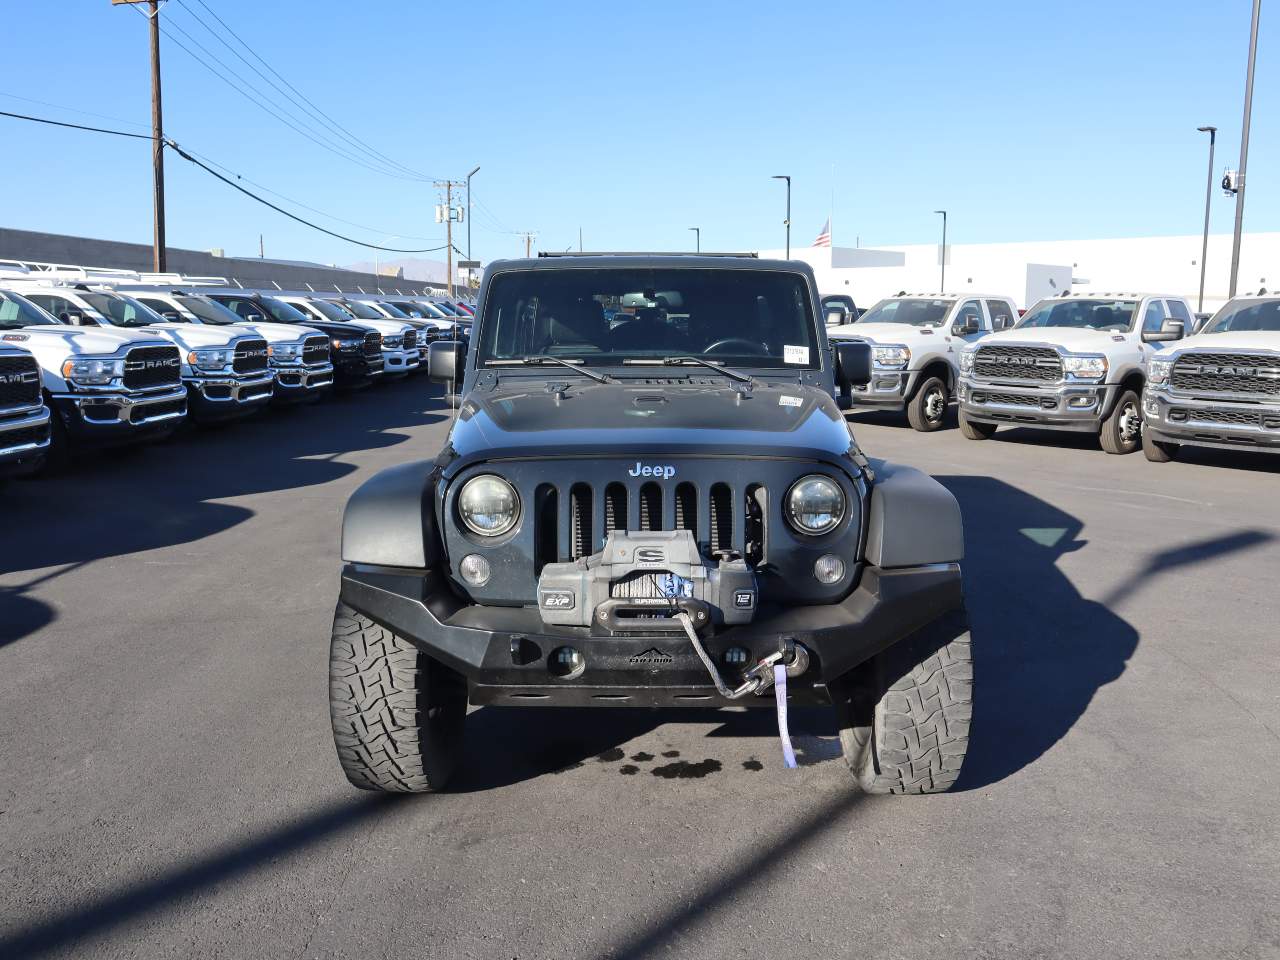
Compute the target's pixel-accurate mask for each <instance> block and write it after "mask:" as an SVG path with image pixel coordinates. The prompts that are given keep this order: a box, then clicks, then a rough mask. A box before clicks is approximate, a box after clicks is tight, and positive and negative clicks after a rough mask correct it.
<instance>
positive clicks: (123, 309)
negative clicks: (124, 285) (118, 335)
mask: <svg viewBox="0 0 1280 960" xmlns="http://www.w3.org/2000/svg"><path fill="white" fill-rule="evenodd" d="M80 297H81V299H82V300H84V302H85V303H87V304H88V305H89V306H91V307H93V309H95V310H97V311H98V313H100V314H102V315H103V316H104V317H106V318H107V320H108V322H109V323H111V325H112V326H115V327H145V326H148V325H150V324H153V323H168V322H169V321H167V320H165V318H164V317H162V316H160V314H158V313H156V312H155V311H154V310H152V309H151V308H150V307H146V306H143V305H142V304H141V303H139V302H138V301H137V300H134V299H133V298H132V297H122V296H120V295H118V294H113V293H82V294H80Z"/></svg>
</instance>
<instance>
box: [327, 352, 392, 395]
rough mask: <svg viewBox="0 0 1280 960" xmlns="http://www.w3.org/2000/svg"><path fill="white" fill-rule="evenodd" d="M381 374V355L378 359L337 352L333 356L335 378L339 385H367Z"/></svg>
mask: <svg viewBox="0 0 1280 960" xmlns="http://www.w3.org/2000/svg"><path fill="white" fill-rule="evenodd" d="M381 376H382V357H381V356H379V357H378V358H377V359H376V360H370V359H368V358H366V357H363V356H359V357H352V356H345V355H342V354H335V355H334V357H333V379H334V383H335V384H336V385H337V386H339V387H348V388H350V387H367V386H368V385H369V384H371V383H373V381H374V380H376V379H378V378H379V377H381Z"/></svg>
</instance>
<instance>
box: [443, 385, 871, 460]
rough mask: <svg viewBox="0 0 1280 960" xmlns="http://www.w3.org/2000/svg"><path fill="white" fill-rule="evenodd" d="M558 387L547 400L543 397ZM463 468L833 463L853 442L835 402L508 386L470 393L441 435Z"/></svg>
mask: <svg viewBox="0 0 1280 960" xmlns="http://www.w3.org/2000/svg"><path fill="white" fill-rule="evenodd" d="M555 386H560V387H563V389H562V390H560V391H558V392H556V391H554V390H553V389H552V388H553V387H555ZM449 439H450V443H451V445H452V447H453V449H454V451H455V452H456V453H457V454H458V455H459V457H460V458H461V459H462V461H463V462H464V463H469V462H474V461H479V460H489V459H505V458H515V457H606V456H625V457H632V456H634V457H637V458H639V457H641V456H650V455H667V456H681V455H683V456H690V455H694V456H740V457H798V458H807V459H815V460H827V461H832V460H836V459H839V458H842V457H844V456H845V454H846V453H847V452H848V451H849V448H850V446H851V445H852V443H853V439H852V434H851V433H850V431H849V427H848V425H847V424H846V422H845V419H844V416H843V414H842V413H841V412H840V410H839V409H838V408H837V407H836V403H835V400H834V398H832V397H831V395H830V394H828V393H826V392H825V391H823V390H821V389H819V388H817V387H811V386H799V385H797V384H794V383H792V384H771V383H764V382H761V381H757V382H756V385H755V386H754V388H752V389H751V390H747V389H746V388H745V385H743V386H742V388H741V389H739V388H737V387H735V386H734V385H732V384H730V383H729V382H728V381H726V382H725V383H724V385H723V386H722V385H720V384H718V383H717V384H714V385H711V384H699V383H695V384H689V385H680V384H678V383H677V384H675V385H672V384H671V383H670V382H668V383H664V384H662V385H661V386H655V385H653V384H652V383H648V384H646V383H645V382H644V381H639V382H637V381H634V380H633V381H623V382H621V383H609V384H596V383H587V382H583V383H581V384H579V383H571V384H565V383H563V382H559V381H553V382H550V383H549V381H547V380H543V379H532V378H527V379H525V380H524V381H523V382H520V381H519V380H518V378H509V379H508V380H507V381H506V382H504V383H500V384H499V386H498V387H497V389H494V390H492V391H488V392H486V391H485V390H483V389H480V390H473V391H471V392H470V393H469V394H468V395H467V397H466V401H465V402H464V404H463V406H462V409H461V410H460V411H459V413H458V419H457V421H456V422H455V423H454V425H453V429H452V431H451V432H450V435H449Z"/></svg>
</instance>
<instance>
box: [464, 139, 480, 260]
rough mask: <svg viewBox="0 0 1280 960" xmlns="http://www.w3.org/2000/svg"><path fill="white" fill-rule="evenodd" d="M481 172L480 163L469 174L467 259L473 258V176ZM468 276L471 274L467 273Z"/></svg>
mask: <svg viewBox="0 0 1280 960" xmlns="http://www.w3.org/2000/svg"><path fill="white" fill-rule="evenodd" d="M479 172H480V167H479V165H477V166H476V168H475V169H474V170H472V171H471V172H470V173H468V174H467V259H468V260H470V259H471V178H472V177H474V176H475V175H476V174H477V173H479ZM467 276H468V277H470V276H471V274H469V273H468V274H467Z"/></svg>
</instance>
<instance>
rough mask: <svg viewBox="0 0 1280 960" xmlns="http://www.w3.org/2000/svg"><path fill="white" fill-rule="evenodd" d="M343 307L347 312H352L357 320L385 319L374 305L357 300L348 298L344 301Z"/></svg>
mask: <svg viewBox="0 0 1280 960" xmlns="http://www.w3.org/2000/svg"><path fill="white" fill-rule="evenodd" d="M342 306H343V308H344V309H345V310H346V311H347V312H348V313H354V314H355V316H356V319H357V320H385V319H387V318H386V317H385V316H383V315H382V314H381V313H379V312H378V311H377V309H375V308H374V307H371V306H370V305H369V304H367V303H361V302H360V301H359V300H348V301H347V302H346V303H344V304H343V305H342Z"/></svg>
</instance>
